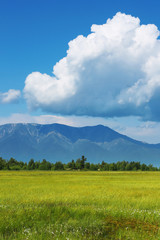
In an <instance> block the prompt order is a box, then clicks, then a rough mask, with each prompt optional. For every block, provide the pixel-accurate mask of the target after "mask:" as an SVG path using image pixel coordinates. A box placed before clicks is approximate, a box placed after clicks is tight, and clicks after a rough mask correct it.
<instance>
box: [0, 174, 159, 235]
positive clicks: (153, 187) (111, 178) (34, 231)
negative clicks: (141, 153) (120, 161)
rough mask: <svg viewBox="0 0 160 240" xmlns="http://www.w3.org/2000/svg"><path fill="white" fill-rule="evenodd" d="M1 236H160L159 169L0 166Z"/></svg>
mask: <svg viewBox="0 0 160 240" xmlns="http://www.w3.org/2000/svg"><path fill="white" fill-rule="evenodd" d="M0 239H2V240H3V239H10V240H13V239H32V240H41V239H44V240H45V239H47V240H48V239H113V240H116V239H117V240H118V239H136V240H138V239H152V240H153V239H156V240H157V239H160V172H76V171H75V172H67V171H64V172H53V171H46V172H45V171H19V172H18V171H17V172H16V171H14V172H13V171H0Z"/></svg>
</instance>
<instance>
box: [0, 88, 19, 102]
mask: <svg viewBox="0 0 160 240" xmlns="http://www.w3.org/2000/svg"><path fill="white" fill-rule="evenodd" d="M20 96H21V92H20V91H19V90H15V89H10V90H8V92H4V93H0V103H1V104H5V103H16V102H17V101H18V100H19V98H20Z"/></svg>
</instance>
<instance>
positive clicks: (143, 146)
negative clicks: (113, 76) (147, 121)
mask: <svg viewBox="0 0 160 240" xmlns="http://www.w3.org/2000/svg"><path fill="white" fill-rule="evenodd" d="M81 155H85V156H86V157H87V159H88V161H90V162H101V161H107V162H113V161H114V162H115V161H122V160H126V161H141V162H145V163H147V164H149V163H151V164H154V165H156V166H157V165H159V162H160V145H159V144H155V145H154V144H147V143H143V142H140V141H136V140H134V139H132V138H129V137H127V136H125V135H122V134H119V133H118V132H116V131H114V130H112V129H110V128H108V127H105V126H102V125H98V126H93V127H79V128H77V127H70V126H66V125H61V124H47V125H41V124H6V125H2V126H0V156H2V157H3V158H7V159H9V158H10V157H14V158H16V159H17V160H22V161H28V160H29V159H30V158H34V159H35V160H42V159H43V158H46V159H47V160H49V161H52V162H55V161H63V162H68V161H70V160H72V159H76V158H78V157H80V156H81Z"/></svg>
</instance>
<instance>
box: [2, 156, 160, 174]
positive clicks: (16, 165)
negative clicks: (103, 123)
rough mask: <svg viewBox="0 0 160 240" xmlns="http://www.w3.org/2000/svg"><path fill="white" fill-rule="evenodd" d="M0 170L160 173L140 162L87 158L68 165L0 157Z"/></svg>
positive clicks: (150, 165)
mask: <svg viewBox="0 0 160 240" xmlns="http://www.w3.org/2000/svg"><path fill="white" fill-rule="evenodd" d="M0 170H55V171H56V170H68V171H69V170H86V171H89V170H90V171H138V170H141V171H160V168H157V167H154V166H153V165H152V164H149V165H146V164H144V163H142V164H141V163H140V162H134V161H132V162H128V161H119V162H116V163H107V162H104V161H102V162H101V163H98V164H96V163H89V162H87V158H85V157H84V156H82V157H81V158H78V159H77V160H76V161H75V160H72V161H71V162H68V163H62V162H60V161H58V162H56V163H51V162H48V161H47V160H45V159H43V160H42V161H34V159H30V161H29V162H28V163H27V162H23V161H17V160H16V159H14V158H10V160H5V159H3V158H2V157H0Z"/></svg>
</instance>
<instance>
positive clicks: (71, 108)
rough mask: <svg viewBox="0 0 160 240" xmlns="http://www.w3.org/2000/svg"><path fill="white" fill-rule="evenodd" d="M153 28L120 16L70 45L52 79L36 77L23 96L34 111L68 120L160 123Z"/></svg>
mask: <svg viewBox="0 0 160 240" xmlns="http://www.w3.org/2000/svg"><path fill="white" fill-rule="evenodd" d="M158 36H159V31H158V29H157V27H156V26H155V25H153V24H148V25H143V24H140V20H139V18H135V17H132V16H130V15H126V14H122V13H117V14H116V15H115V16H114V17H113V18H112V19H108V20H107V22H106V23H105V24H103V25H95V24H94V25H92V27H91V33H90V34H89V35H88V36H87V37H84V36H82V35H80V36H78V37H77V38H76V39H74V40H72V41H70V42H69V49H68V51H67V55H66V57H64V58H63V59H61V60H60V61H59V62H58V63H57V64H56V65H55V66H54V67H53V76H49V75H47V74H41V73H39V72H33V73H31V74H30V75H29V76H28V77H27V78H26V81H25V87H24V96H25V99H26V100H27V103H28V106H29V107H30V108H31V109H36V108H41V109H42V110H44V111H47V112H52V113H54V114H55V113H60V114H65V115H70V114H74V115H79V116H81V115H88V116H99V117H119V116H140V117H141V118H142V119H147V120H156V121H158V120H160V108H159V102H160V40H159V39H158Z"/></svg>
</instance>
